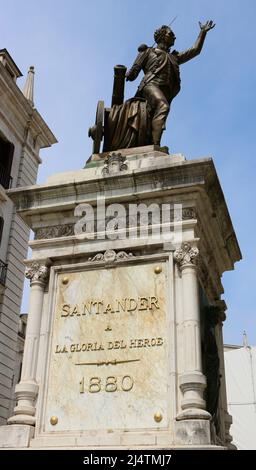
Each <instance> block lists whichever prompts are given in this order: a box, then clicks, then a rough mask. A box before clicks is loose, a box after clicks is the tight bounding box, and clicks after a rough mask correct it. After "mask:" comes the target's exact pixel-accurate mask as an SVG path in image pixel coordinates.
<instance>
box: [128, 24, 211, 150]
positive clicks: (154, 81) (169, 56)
mask: <svg viewBox="0 0 256 470" xmlns="http://www.w3.org/2000/svg"><path fill="white" fill-rule="evenodd" d="M199 25H200V33H199V36H198V38H197V40H196V42H195V44H194V46H193V47H191V48H190V49H187V50H186V51H183V52H177V51H173V52H170V48H171V46H173V45H174V42H175V39H176V37H175V34H174V33H173V31H172V30H171V28H170V27H169V26H166V25H163V26H162V27H161V28H159V29H157V30H156V31H155V34H154V39H155V42H156V47H148V46H146V45H142V46H140V47H139V49H138V50H139V55H138V56H137V58H136V60H135V62H134V64H133V66H132V68H131V69H130V70H129V71H128V72H127V73H126V80H130V81H133V80H135V79H136V78H137V76H138V74H139V72H140V71H141V70H143V72H144V74H145V75H144V78H143V79H142V81H141V83H140V85H139V87H138V91H137V94H136V96H138V97H142V98H145V99H146V101H147V105H148V106H149V108H150V117H151V134H152V135H151V140H152V143H153V144H154V145H160V140H161V136H162V133H163V130H164V129H165V122H166V119H167V116H168V114H169V110H170V104H171V102H172V100H173V98H174V97H175V96H176V95H177V94H178V93H179V91H180V73H179V66H180V64H183V63H184V62H187V61H188V60H190V59H193V58H194V57H195V56H197V55H198V54H200V52H201V50H202V47H203V44H204V40H205V37H206V34H207V32H208V31H209V30H210V29H212V28H214V26H215V24H213V22H212V21H207V22H206V23H205V24H201V23H200V22H199Z"/></svg>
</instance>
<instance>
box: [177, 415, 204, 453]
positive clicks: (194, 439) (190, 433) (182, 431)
mask: <svg viewBox="0 0 256 470" xmlns="http://www.w3.org/2000/svg"><path fill="white" fill-rule="evenodd" d="M175 435H176V444H179V445H184V446H204V445H210V444H211V433H210V422H209V421H208V420H207V421H206V420H204V419H187V420H183V421H176V422H175ZM188 448H190V447H188Z"/></svg>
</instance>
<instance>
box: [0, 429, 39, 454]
mask: <svg viewBox="0 0 256 470" xmlns="http://www.w3.org/2000/svg"><path fill="white" fill-rule="evenodd" d="M34 432H35V428H34V426H28V425H26V424H23V425H22V424H12V425H11V426H10V425H9V426H8V425H7V426H0V447H1V448H3V449H21V448H27V447H29V445H30V441H31V439H32V438H33V437H34Z"/></svg>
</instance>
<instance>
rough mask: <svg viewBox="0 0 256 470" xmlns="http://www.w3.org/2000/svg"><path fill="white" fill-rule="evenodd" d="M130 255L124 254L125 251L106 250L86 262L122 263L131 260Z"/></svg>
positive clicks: (131, 256)
mask: <svg viewBox="0 0 256 470" xmlns="http://www.w3.org/2000/svg"><path fill="white" fill-rule="evenodd" d="M133 256H134V255H133V254H132V253H126V251H118V252H116V251H115V250H106V251H105V253H97V254H96V255H95V256H93V257H92V258H89V259H88V261H105V262H106V263H111V262H113V261H122V260H125V259H130V258H133Z"/></svg>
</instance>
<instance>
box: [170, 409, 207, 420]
mask: <svg viewBox="0 0 256 470" xmlns="http://www.w3.org/2000/svg"><path fill="white" fill-rule="evenodd" d="M189 419H203V420H210V419H211V415H210V413H208V411H206V410H201V409H199V408H188V409H186V410H184V411H182V412H181V413H179V414H178V415H177V417H176V420H177V421H182V420H189Z"/></svg>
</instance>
